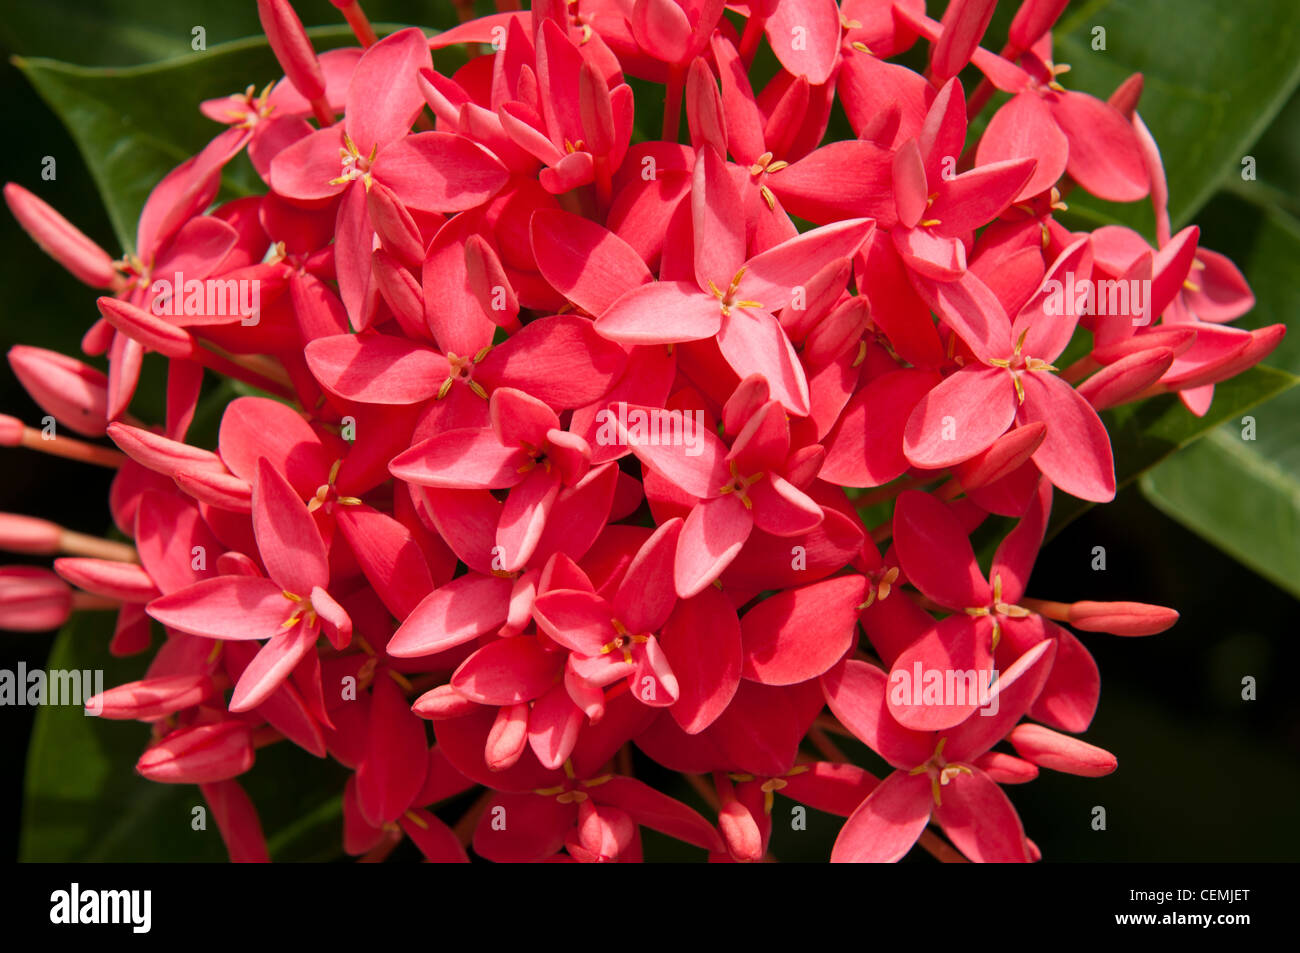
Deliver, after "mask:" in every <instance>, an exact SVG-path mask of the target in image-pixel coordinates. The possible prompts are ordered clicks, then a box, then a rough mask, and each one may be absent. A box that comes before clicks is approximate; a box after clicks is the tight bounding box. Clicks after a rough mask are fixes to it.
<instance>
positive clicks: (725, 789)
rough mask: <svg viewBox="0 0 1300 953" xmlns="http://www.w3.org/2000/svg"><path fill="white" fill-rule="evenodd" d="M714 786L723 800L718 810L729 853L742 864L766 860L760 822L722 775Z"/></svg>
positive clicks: (714, 779) (715, 781)
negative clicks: (737, 796)
mask: <svg viewBox="0 0 1300 953" xmlns="http://www.w3.org/2000/svg"><path fill="white" fill-rule="evenodd" d="M713 783H714V785H715V786H716V787H717V789H718V795H719V797H720V798H721V799H722V807H721V809H720V810H719V811H718V830H719V831H721V832H722V840H723V842H724V843H725V844H726V845H727V852H728V853H729V854H731V856H732V857H733V858H735V859H736V860H739V861H741V862H753V861H758V860H762V859H763V832H762V830H761V829H760V828H759V826H758V821H757V820H755V819H754V815H753V814H751V813H750V811H749V808H747V807H746V806H745V805H744V804H742V803H741V802H740V801H739V800H738V799H737V798H736V793H735V789H734V788H733V787H732V785H731V779H730V778H728V777H726V775H724V774H722V773H721V772H715V773H714V775H713Z"/></svg>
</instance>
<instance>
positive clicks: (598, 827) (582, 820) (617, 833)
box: [566, 798, 636, 863]
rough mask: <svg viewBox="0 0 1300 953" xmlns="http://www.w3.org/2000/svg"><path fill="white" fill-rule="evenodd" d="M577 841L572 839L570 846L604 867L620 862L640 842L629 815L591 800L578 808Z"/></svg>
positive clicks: (567, 843)
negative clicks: (628, 850)
mask: <svg viewBox="0 0 1300 953" xmlns="http://www.w3.org/2000/svg"><path fill="white" fill-rule="evenodd" d="M577 835H578V836H577V840H576V842H575V841H574V840H573V837H572V835H570V839H569V841H567V842H566V846H567V847H568V849H569V850H573V849H574V847H577V848H578V849H579V851H585V852H586V853H587V854H589V855H590V859H591V860H593V861H597V862H601V863H612V862H614V861H617V860H618V858H619V857H621V856H622V855H623V853H624V852H625V851H626V850H627V849H628V848H629V847H631V846H632V843H633V841H634V840H635V839H636V824H635V823H633V821H632V818H631V817H629V816H628V814H627V812H626V811H624V810H621V809H619V808H617V807H611V806H610V805H608V804H597V803H596V802H595V801H593V800H591V799H590V798H588V799H587V800H585V801H583V802H582V803H581V804H579V805H578V829H577Z"/></svg>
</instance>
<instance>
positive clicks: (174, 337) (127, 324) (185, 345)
mask: <svg viewBox="0 0 1300 953" xmlns="http://www.w3.org/2000/svg"><path fill="white" fill-rule="evenodd" d="M96 303H97V304H98V305H99V313H100V314H102V315H103V316H104V320H106V321H107V322H108V323H109V324H111V325H112V326H113V327H115V328H116V329H117V330H118V331H121V332H122V333H123V334H125V335H126V336H127V337H129V338H131V339H132V340H133V341H139V342H140V343H141V344H143V345H144V346H145V347H147V348H149V349H151V350H154V351H157V352H158V353H160V354H162V355H163V356H164V357H171V358H192V357H194V356H195V352H196V351H197V350H198V344H197V343H196V342H195V340H194V337H193V336H192V335H191V334H190V333H189V332H188V331H186V330H185V329H184V328H178V327H176V325H174V324H168V323H167V322H166V321H164V320H162V319H161V318H158V317H155V316H154V315H152V314H150V313H149V312H147V311H145V310H144V309H143V308H137V307H136V306H135V305H133V304H131V303H130V302H127V301H120V300H118V299H117V298H107V297H105V298H100V299H99V301H98V302H96Z"/></svg>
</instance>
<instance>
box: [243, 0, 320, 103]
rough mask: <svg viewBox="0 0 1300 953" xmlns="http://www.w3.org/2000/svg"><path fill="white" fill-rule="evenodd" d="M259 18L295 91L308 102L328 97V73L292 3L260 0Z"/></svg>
mask: <svg viewBox="0 0 1300 953" xmlns="http://www.w3.org/2000/svg"><path fill="white" fill-rule="evenodd" d="M257 17H258V19H259V20H261V21H262V29H263V30H265V31H266V39H267V42H269V43H270V44H271V50H272V52H274V53H275V58H276V59H277V60H279V62H280V65H281V66H282V67H283V68H284V75H285V76H287V77H289V82H291V83H293V88H294V89H296V90H298V92H300V93H302V95H303V98H304V99H306V100H308V101H312V100H317V99H320V98H321V97H322V96H324V95H325V73H324V71H323V70H322V69H321V66H320V61H319V60H317V59H316V51H315V50H314V49H313V48H312V45H311V40H309V39H307V31H306V30H304V29H303V26H302V21H301V20H299V19H298V14H296V13H295V12H294V10H293V5H292V4H290V3H289V0H257Z"/></svg>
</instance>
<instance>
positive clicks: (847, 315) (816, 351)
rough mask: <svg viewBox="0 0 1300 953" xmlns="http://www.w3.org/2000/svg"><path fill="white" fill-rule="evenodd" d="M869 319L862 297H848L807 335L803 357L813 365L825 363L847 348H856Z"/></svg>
mask: <svg viewBox="0 0 1300 953" xmlns="http://www.w3.org/2000/svg"><path fill="white" fill-rule="evenodd" d="M870 318H871V307H870V305H869V304H868V303H867V299H866V298H864V297H861V296H857V297H853V298H849V299H848V300H847V301H845V302H844V303H843V304H841V305H840V306H839V307H838V308H836V309H835V310H834V311H832V312H831V313H830V314H828V315H827V316H826V318H825V320H823V321H821V322H820V323H819V324H818V325H817V326H816V327H814V328H813V329H812V330H811V331H809V332H808V338H807V340H806V341H804V348H803V353H804V357H805V358H806V359H807V360H808V362H809V363H810V364H813V365H815V366H822V365H825V364H829V363H830V362H831V361H833V360H835V359H836V358H837V357H839V356H840V355H841V354H843V353H844V352H845V351H847V350H848V349H849V348H851V347H854V348H856V347H857V344H858V342H859V341H861V340H862V335H863V334H865V333H866V330H867V323H868V321H869V320H870Z"/></svg>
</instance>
